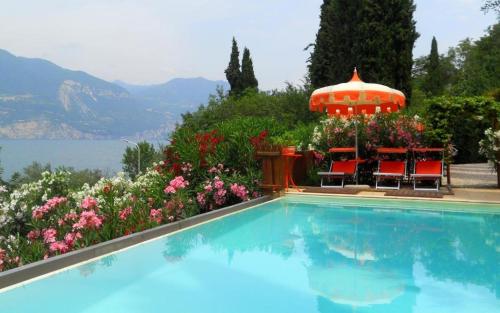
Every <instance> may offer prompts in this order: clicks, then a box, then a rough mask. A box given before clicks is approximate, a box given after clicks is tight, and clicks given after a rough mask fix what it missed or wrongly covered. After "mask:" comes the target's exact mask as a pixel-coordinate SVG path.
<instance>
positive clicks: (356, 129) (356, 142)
mask: <svg viewBox="0 0 500 313" xmlns="http://www.w3.org/2000/svg"><path fill="white" fill-rule="evenodd" d="M354 123H355V124H354V129H355V132H356V136H355V139H354V140H355V142H354V144H355V145H356V185H357V184H358V176H359V172H358V121H355V122H354Z"/></svg>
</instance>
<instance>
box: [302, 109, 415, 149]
mask: <svg viewBox="0 0 500 313" xmlns="http://www.w3.org/2000/svg"><path fill="white" fill-rule="evenodd" d="M356 123H357V124H358V147H359V152H360V155H364V156H366V155H367V154H369V153H370V152H371V151H374V150H375V149H376V148H377V147H408V148H413V147H417V146H419V145H420V144H421V141H422V136H423V129H424V126H423V124H422V123H421V121H420V118H419V117H418V116H414V117H409V116H405V115H403V114H398V113H393V114H382V113H381V114H375V115H372V116H369V117H368V116H362V115H360V116H356V117H348V118H343V117H332V118H326V119H324V120H322V121H321V122H320V125H318V126H316V127H315V128H314V132H313V135H312V147H311V148H313V149H317V150H320V151H327V150H328V149H329V148H331V147H353V146H354V145H355V136H356V130H355V126H356V125H355V124H356Z"/></svg>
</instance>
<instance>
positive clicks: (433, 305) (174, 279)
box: [0, 199, 500, 313]
mask: <svg viewBox="0 0 500 313" xmlns="http://www.w3.org/2000/svg"><path fill="white" fill-rule="evenodd" d="M392 203H393V202H392ZM499 232H500V217H499V216H498V215H493V214H490V215H487V214H459V213H430V212H415V211H401V212H394V211H390V210H380V209H376V210H374V209H372V208H370V207H369V204H368V205H365V204H364V207H361V206H358V207H354V208H353V207H352V206H349V207H343V206H342V205H340V204H339V205H335V204H332V203H331V201H330V203H327V202H324V203H322V202H321V201H319V202H318V201H314V202H310V203H307V202H305V203H301V202H297V201H289V199H283V200H279V201H276V202H272V203H269V204H266V205H263V206H260V207H257V208H254V209H251V210H247V211H244V212H241V213H238V214H235V215H232V216H230V217H227V218H222V219H219V220H217V221H214V222H210V223H207V224H203V225H201V226H199V227H195V228H191V229H189V230H187V231H183V232H179V233H177V234H174V235H171V236H168V237H164V238H161V239H158V240H155V241H151V242H149V243H147V244H142V245H139V246H137V247H134V248H131V249H128V250H125V251H122V252H120V253H117V254H113V255H111V256H108V257H106V258H102V259H100V260H98V261H95V262H91V263H87V264H83V265H81V266H78V267H75V268H72V269H70V270H67V271H64V272H61V273H58V274H57V275H53V276H50V277H48V278H45V279H42V280H38V281H35V282H33V283H31V284H28V285H25V286H23V287H19V288H16V289H12V290H9V291H6V292H4V293H1V294H0V305H1V308H2V312H3V311H4V309H5V312H32V311H35V310H37V311H40V309H41V308H43V310H42V311H51V312H69V311H71V312H207V313H210V312H322V313H326V312H353V311H354V312H486V313H487V312H498V308H499V307H500V300H499V298H500V291H499V288H500V287H499V280H498V279H499V278H498V269H497V268H498V264H499V249H500V244H499V241H498V237H499Z"/></svg>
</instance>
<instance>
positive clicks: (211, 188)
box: [203, 184, 213, 192]
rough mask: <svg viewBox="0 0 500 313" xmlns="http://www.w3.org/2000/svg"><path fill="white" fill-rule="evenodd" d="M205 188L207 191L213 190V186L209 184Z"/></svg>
mask: <svg viewBox="0 0 500 313" xmlns="http://www.w3.org/2000/svg"><path fill="white" fill-rule="evenodd" d="M203 189H205V191H206V192H211V191H212V190H213V187H212V185H210V184H208V185H206V186H205V187H204V188H203Z"/></svg>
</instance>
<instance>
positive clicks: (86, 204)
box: [80, 197, 97, 210]
mask: <svg viewBox="0 0 500 313" xmlns="http://www.w3.org/2000/svg"><path fill="white" fill-rule="evenodd" d="M80 207H81V208H82V209H86V210H90V209H97V200H96V199H94V198H92V197H87V198H85V199H83V201H82V203H81V204H80Z"/></svg>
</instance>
